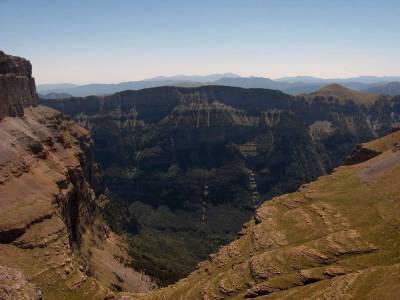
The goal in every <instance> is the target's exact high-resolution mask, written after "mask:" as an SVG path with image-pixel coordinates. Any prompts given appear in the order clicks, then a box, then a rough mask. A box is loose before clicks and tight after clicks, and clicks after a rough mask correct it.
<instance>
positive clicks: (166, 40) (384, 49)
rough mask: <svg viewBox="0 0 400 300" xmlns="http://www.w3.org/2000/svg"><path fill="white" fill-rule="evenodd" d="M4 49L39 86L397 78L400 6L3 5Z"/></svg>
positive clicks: (263, 1) (336, 0)
mask: <svg viewBox="0 0 400 300" xmlns="http://www.w3.org/2000/svg"><path fill="white" fill-rule="evenodd" d="M0 49H2V50H4V51H5V52H7V53H10V54H14V55H19V56H23V57H26V58H28V59H30V60H31V62H32V64H33V70H34V76H35V77H36V80H37V82H38V83H55V82H72V83H88V82H120V81H128V80H138V79H143V78H148V77H152V76H156V75H175V74H182V73H185V74H207V73H220V72H236V73H239V74H240V75H243V76H250V75H254V76H265V77H270V78H276V77H281V76H293V75H313V76H320V77H350V76H357V75H379V76H380V75H400V63H399V58H400V1H398V0H374V1H372V0H371V1H369V0H363V1H361V0H356V1H351V0H330V1H321V0H314V1H311V0H310V1H306V0H304V1H303V0H293V1H289V0H287V1H285V0H259V1H257V0H212V1H211V0H210V1H208V0H185V1H184V0H181V1H178V0H158V1H155V0H114V1H111V0H107V1H106V0H86V1H85V0H79V1H78V0H75V1H73V0H68V1H67V0H65V1H57V0H35V1H34V0H25V1H23V0H18V1H15V0H0Z"/></svg>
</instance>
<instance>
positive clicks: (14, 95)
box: [0, 51, 38, 119]
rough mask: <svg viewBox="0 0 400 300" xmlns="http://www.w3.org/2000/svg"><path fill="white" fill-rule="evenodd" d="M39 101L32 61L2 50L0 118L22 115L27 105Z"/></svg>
mask: <svg viewBox="0 0 400 300" xmlns="http://www.w3.org/2000/svg"><path fill="white" fill-rule="evenodd" d="M37 102H38V98H37V94H36V87H35V80H34V79H33V78H32V66H31V63H30V62H29V61H27V60H26V59H24V58H21V57H16V56H11V55H6V54H5V53H4V52H2V51H0V119H2V118H4V117H6V116H11V117H21V116H23V114H24V108H25V107H29V106H36V105H37Z"/></svg>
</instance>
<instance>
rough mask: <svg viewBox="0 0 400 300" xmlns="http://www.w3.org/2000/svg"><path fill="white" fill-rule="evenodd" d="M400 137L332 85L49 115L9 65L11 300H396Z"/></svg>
mask: <svg viewBox="0 0 400 300" xmlns="http://www.w3.org/2000/svg"><path fill="white" fill-rule="evenodd" d="M399 122H400V97H399V96H379V95H374V94H369V93H363V92H358V91H353V90H349V89H348V88H345V87H343V86H340V85H337V84H333V85H329V86H326V87H323V88H322V89H320V90H318V91H316V92H314V93H311V94H302V95H299V96H291V95H288V94H285V93H283V92H280V91H276V90H267V89H244V88H237V87H227V86H201V87H190V88H182V87H169V86H166V87H156V88H149V89H143V90H137V91H123V92H120V93H116V94H113V95H108V96H89V97H69V98H66V99H38V96H37V94H36V88H35V81H34V79H33V77H32V66H31V64H30V62H29V61H27V60H26V59H23V58H19V57H14V56H10V55H6V54H4V53H3V52H0V154H1V155H0V209H1V212H2V218H1V220H0V298H2V299H3V298H4V299H148V300H153V299H154V300H155V299H243V298H257V299H293V298H295V299H304V298H310V299H319V298H328V299H337V298H339V299H350V298H352V299H353V298H354V299H365V298H379V299H393V298H394V297H395V296H396V295H397V294H398V292H399V290H400V286H399V284H398V282H400V268H399V258H400V253H399V250H398V249H400V247H399V241H400V236H399V234H398V229H399V226H400V221H399V218H398V215H399V208H400V206H399V200H400V199H399V196H398V189H397V184H398V178H399V174H398V173H399V170H400V131H399V130H398V129H399V124H400V123H399ZM341 165H342V166H341ZM159 287H160V288H159ZM157 288H158V289H157Z"/></svg>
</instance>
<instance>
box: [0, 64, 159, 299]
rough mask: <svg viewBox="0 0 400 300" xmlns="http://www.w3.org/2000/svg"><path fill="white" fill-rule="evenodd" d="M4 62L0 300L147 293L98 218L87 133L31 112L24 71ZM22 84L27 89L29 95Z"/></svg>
mask: <svg viewBox="0 0 400 300" xmlns="http://www.w3.org/2000/svg"><path fill="white" fill-rule="evenodd" d="M4 61H6V62H7V64H2V65H1V66H2V69H1V70H2V71H4V72H6V73H7V75H5V76H3V77H2V78H1V80H2V84H3V85H4V87H5V91H6V92H5V93H4V90H0V93H1V95H2V98H1V104H2V107H3V108H7V109H8V111H5V110H3V112H4V111H5V115H4V117H3V118H2V119H1V120H0V211H1V215H2V217H1V218H0V266H1V267H0V288H1V290H2V291H1V292H0V297H1V296H2V294H1V293H2V292H4V293H5V294H4V295H14V294H15V295H19V296H18V297H19V298H18V299H36V298H40V295H43V297H44V298H45V299H75V298H76V299H93V298H101V297H104V296H106V295H107V294H109V293H110V292H111V290H131V291H145V290H148V289H151V288H152V287H153V286H154V285H153V283H152V282H151V281H150V280H149V278H148V277H147V276H145V275H142V274H140V273H137V272H136V271H134V270H133V269H132V268H130V257H129V256H128V255H127V252H126V249H125V248H124V247H125V242H124V241H123V240H122V239H121V238H120V237H118V236H117V235H115V234H114V233H113V232H112V231H110V229H109V228H108V227H107V226H106V225H105V224H104V223H103V221H102V219H101V217H100V216H99V214H98V208H97V203H98V200H97V198H98V197H99V196H100V194H101V192H102V184H101V176H100V172H99V169H98V167H97V164H96V163H95V161H94V159H93V141H92V139H91V137H90V134H89V132H88V131H87V130H86V129H83V128H82V127H80V126H79V125H77V124H76V123H75V122H74V121H72V120H71V119H70V118H67V117H65V116H63V115H62V114H61V113H60V112H58V111H56V110H54V109H51V108H47V107H43V106H35V107H34V105H35V104H36V102H35V99H36V98H35V97H36V96H35V95H33V94H32V93H34V81H33V79H32V78H31V77H30V72H31V67H30V64H29V63H27V61H26V60H24V59H21V58H16V57H8V58H7V59H3V61H2V62H4ZM25 83H26V84H28V83H29V84H33V86H32V88H31V89H29V92H28V90H24V87H25V86H24V84H25ZM14 92H15V93H14ZM29 97H30V98H29ZM101 197H103V198H104V197H106V196H104V195H103V196H101ZM104 249H107V250H106V252H107V253H103V252H104ZM93 253H96V257H94V256H93ZM117 255H118V257H116V256H117ZM99 257H100V258H102V262H101V263H99V262H98V261H97V260H98V259H99ZM126 278H129V279H130V281H129V282H128V283H125V280H126ZM33 285H35V286H33ZM18 286H20V287H21V290H19V291H18ZM25 287H26V293H25V292H24V291H25ZM37 291H39V292H37ZM18 293H20V294H18ZM4 297H6V296H4ZM7 297H8V296H7ZM7 297H6V299H7ZM16 297H17V296H16ZM23 297H25V298H23ZM29 297H31V298H29ZM12 299H14V298H12Z"/></svg>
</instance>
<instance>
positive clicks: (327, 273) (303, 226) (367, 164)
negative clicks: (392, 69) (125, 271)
mask: <svg viewBox="0 0 400 300" xmlns="http://www.w3.org/2000/svg"><path fill="white" fill-rule="evenodd" d="M365 147H368V148H372V149H374V150H375V151H377V152H378V153H377V156H375V157H374V158H372V159H369V160H366V161H363V162H361V163H358V164H354V165H351V166H342V167H339V168H337V169H336V170H335V172H334V173H332V174H331V175H328V176H322V177H320V178H319V179H318V180H316V181H314V182H311V183H309V184H306V185H303V186H302V188H301V189H299V190H298V191H297V192H295V193H291V194H286V195H282V196H279V197H275V198H273V199H272V200H271V201H267V202H265V203H264V204H263V205H262V206H261V207H260V208H259V209H258V210H257V213H256V215H255V217H254V219H253V220H251V221H250V222H248V223H246V224H245V225H244V226H243V229H242V230H241V232H240V237H239V238H238V239H237V240H235V241H234V242H232V243H230V244H229V245H227V246H225V247H222V248H221V249H220V250H219V251H218V252H217V253H216V254H213V255H210V257H209V260H208V261H204V262H202V263H200V264H199V265H198V267H197V269H196V271H195V272H193V273H192V274H191V275H189V276H188V277H187V278H185V279H182V280H181V281H179V282H178V283H176V284H174V285H172V286H169V287H167V288H164V289H161V290H158V291H156V292H154V293H150V294H136V295H130V297H129V299H149V300H150V299H243V298H256V299H396V298H397V296H398V295H399V293H400V251H399V249H400V233H399V227H400V220H399V213H400V198H399V193H398V184H399V183H400V181H399V180H400V179H399V178H400V136H399V134H398V132H397V133H393V134H391V135H388V136H386V137H384V138H382V139H380V140H377V141H373V142H371V143H367V144H365Z"/></svg>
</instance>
